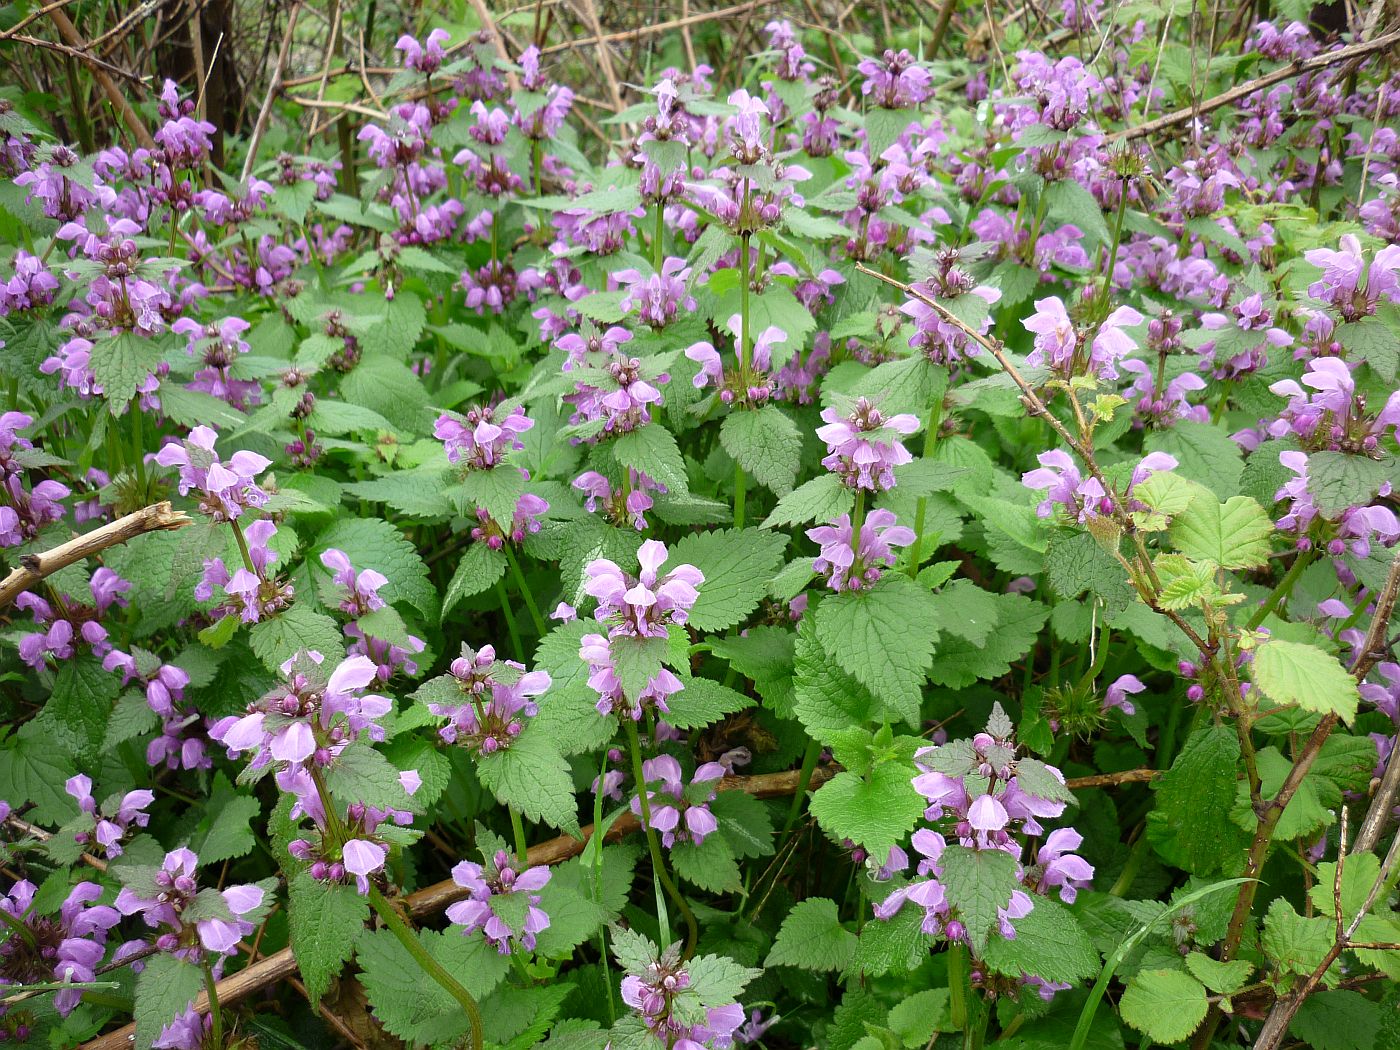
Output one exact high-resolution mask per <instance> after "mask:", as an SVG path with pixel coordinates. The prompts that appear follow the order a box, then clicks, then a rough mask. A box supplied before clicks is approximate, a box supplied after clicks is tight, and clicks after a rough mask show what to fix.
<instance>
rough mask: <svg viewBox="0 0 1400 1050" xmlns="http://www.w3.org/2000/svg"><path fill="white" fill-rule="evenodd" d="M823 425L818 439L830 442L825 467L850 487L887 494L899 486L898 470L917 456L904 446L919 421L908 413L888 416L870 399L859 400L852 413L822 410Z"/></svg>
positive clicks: (823, 464)
mask: <svg viewBox="0 0 1400 1050" xmlns="http://www.w3.org/2000/svg"><path fill="white" fill-rule="evenodd" d="M822 419H823V421H824V424H825V425H823V426H821V427H818V428H817V437H819V438H821V439H822V440H823V441H825V442H826V449H827V455H826V457H825V458H824V459H823V460H822V466H824V467H826V469H827V470H829V471H831V472H832V473H834V474H836V475H837V476H838V477H840V478H841V480H842V481H843V482H845V484H846V485H847V487H849V488H853V489H865V490H867V491H870V492H883V491H885V490H886V489H892V488H894V486H895V478H894V468H895V467H899V466H903V465H904V464H905V463H908V462H910V461H911V460H912V459H913V457H912V456H911V455H910V454H909V450H908V449H906V448H905V447H904V446H903V445H902V444H901V443H900V440H899V439H900V437H907V436H909V435H910V434H912V433H914V431H916V430H918V429H919V421H918V419H916V418H915V417H914V416H912V415H909V414H908V413H907V412H901V413H899V414H897V415H893V416H890V417H888V418H886V417H885V415H884V413H882V412H881V411H880V410H879V409H878V408H876V407H875V405H874V404H872V403H871V402H870V401H869V400H868V399H867V398H865V397H859V398H856V400H855V402H854V404H852V405H851V408H850V411H849V412H844V413H843V412H839V411H838V410H837V409H835V408H824V409H822Z"/></svg>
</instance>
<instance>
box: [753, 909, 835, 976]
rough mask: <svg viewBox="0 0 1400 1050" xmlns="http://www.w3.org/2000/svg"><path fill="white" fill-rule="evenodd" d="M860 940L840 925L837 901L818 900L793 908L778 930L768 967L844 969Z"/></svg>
mask: <svg viewBox="0 0 1400 1050" xmlns="http://www.w3.org/2000/svg"><path fill="white" fill-rule="evenodd" d="M858 944H859V939H858V938H857V937H856V935H855V934H854V933H852V932H851V931H850V930H848V929H846V927H844V926H842V925H841V920H840V918H839V917H838V916H837V913H836V903H835V902H834V901H830V900H825V899H823V898H817V899H814V900H806V901H802V902H801V903H800V904H796V905H793V908H792V910H791V911H790V912H788V913H787V916H786V917H785V918H784V919H783V924H782V926H781V927H779V929H778V936H777V937H775V938H774V940H773V948H772V950H770V951H769V953H768V958H767V960H765V962H764V964H763V965H765V966H796V967H797V968H798V969H802V970H816V971H818V972H826V971H831V970H841V969H844V968H845V967H846V965H847V964H848V963H849V962H850V961H851V958H852V956H854V955H855V952H856V946H857V945H858Z"/></svg>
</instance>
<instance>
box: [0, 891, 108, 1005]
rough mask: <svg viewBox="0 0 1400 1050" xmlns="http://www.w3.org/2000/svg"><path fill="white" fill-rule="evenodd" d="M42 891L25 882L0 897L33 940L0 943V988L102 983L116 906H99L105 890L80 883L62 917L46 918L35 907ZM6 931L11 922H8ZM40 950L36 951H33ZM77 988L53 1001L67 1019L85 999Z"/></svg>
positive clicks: (11, 938) (11, 936)
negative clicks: (100, 971) (100, 969)
mask: <svg viewBox="0 0 1400 1050" xmlns="http://www.w3.org/2000/svg"><path fill="white" fill-rule="evenodd" d="M37 893H38V887H36V886H35V885H34V884H33V883H32V882H29V881H28V880H27V879H21V880H19V881H18V882H16V883H14V885H12V886H11V887H10V891H9V893H8V894H5V895H4V896H0V911H3V912H4V913H5V914H6V915H7V916H8V917H9V919H10V920H12V922H13V924H14V925H17V926H22V927H23V928H24V930H25V931H26V933H27V934H28V937H26V936H23V935H20V934H18V933H17V932H16V931H13V930H10V931H8V935H7V936H6V937H4V938H3V939H0V973H3V974H4V976H3V977H0V988H3V987H4V986H5V985H7V984H47V983H49V982H51V981H59V982H62V983H64V984H67V983H70V982H71V983H75V984H82V983H85V982H88V981H95V980H97V967H98V966H99V965H100V964H101V962H102V955H103V952H104V945H105V944H106V941H107V933H108V931H109V930H111V929H112V927H114V926H116V925H117V923H119V922H120V921H121V915H120V914H119V913H118V912H117V910H116V909H115V908H109V907H107V906H106V905H100V904H95V903H94V902H95V901H97V900H98V899H99V898H100V897H101V896H102V887H101V886H99V885H97V883H95V882H80V883H78V884H77V885H76V886H74V887H73V888H72V889H71V890H69V891H68V896H67V898H65V900H64V902H63V904H62V905H61V906H60V907H59V909H58V914H57V915H47V914H45V915H41V914H39V913H38V912H36V911H35V909H34V898H35V895H36V894H37ZM5 925H6V927H7V930H8V927H9V926H10V925H11V923H9V922H7V923H6V924H5ZM34 949H37V950H34ZM82 997H83V993H82V992H81V991H79V990H77V989H71V990H69V989H65V990H63V991H60V992H57V993H56V994H55V995H54V997H53V1006H54V1009H55V1010H56V1011H57V1012H58V1013H59V1015H60V1016H62V1017H67V1016H68V1015H69V1014H71V1013H72V1012H73V1011H74V1010H75V1009H76V1008H77V1006H78V1003H79V1002H80V1001H81V1000H82Z"/></svg>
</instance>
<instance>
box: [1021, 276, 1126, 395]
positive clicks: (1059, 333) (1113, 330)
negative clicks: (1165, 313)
mask: <svg viewBox="0 0 1400 1050" xmlns="http://www.w3.org/2000/svg"><path fill="white" fill-rule="evenodd" d="M1142 321H1143V317H1142V314H1140V313H1138V312H1137V311H1136V310H1134V309H1133V308H1132V307H1131V306H1120V307H1118V309H1116V310H1114V311H1113V313H1111V314H1109V315H1108V318H1107V319H1106V320H1105V321H1104V322H1103V323H1102V324H1101V325H1099V328H1098V331H1097V333H1095V335H1094V337H1093V340H1092V341H1089V340H1087V338H1086V337H1085V336H1084V335H1082V334H1081V333H1079V332H1078V331H1077V330H1076V329H1075V327H1074V322H1073V321H1071V320H1070V317H1069V313H1068V312H1067V311H1066V310H1065V304H1064V303H1063V302H1062V301H1061V300H1060V298H1059V297H1058V296H1052V297H1050V298H1049V299H1037V300H1036V303H1035V314H1034V315H1033V316H1031V317H1030V318H1028V319H1026V320H1025V321H1023V322H1021V323H1022V324H1023V325H1025V327H1026V329H1027V330H1028V331H1031V332H1034V333H1035V348H1034V349H1033V350H1032V351H1031V352H1030V354H1029V355H1028V356H1027V358H1026V361H1027V362H1028V363H1029V364H1032V365H1037V366H1044V367H1046V368H1049V369H1052V370H1053V371H1055V372H1057V373H1059V374H1061V375H1063V376H1067V377H1068V376H1074V375H1077V374H1079V373H1080V372H1090V373H1092V374H1094V375H1097V376H1099V377H1101V378H1103V379H1117V378H1118V369H1117V367H1116V366H1117V362H1118V361H1119V360H1120V359H1121V358H1123V357H1124V356H1125V355H1127V354H1128V353H1130V352H1131V351H1133V350H1135V349H1136V348H1137V343H1135V342H1134V341H1133V340H1132V339H1131V338H1130V337H1129V336H1127V335H1126V334H1124V332H1123V331H1122V329H1123V328H1124V327H1131V326H1133V325H1138V324H1141V323H1142ZM1085 342H1088V343H1089V346H1088V354H1087V358H1086V356H1085V352H1084V344H1085Z"/></svg>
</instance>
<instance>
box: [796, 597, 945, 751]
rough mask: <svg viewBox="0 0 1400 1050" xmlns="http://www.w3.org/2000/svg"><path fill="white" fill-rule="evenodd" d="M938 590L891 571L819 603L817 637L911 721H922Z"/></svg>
mask: <svg viewBox="0 0 1400 1050" xmlns="http://www.w3.org/2000/svg"><path fill="white" fill-rule="evenodd" d="M937 615H938V608H937V603H936V602H935V601H934V598H933V596H932V595H930V594H929V593H928V592H927V591H925V590H924V589H923V588H922V587H920V586H919V585H918V584H916V583H914V582H913V581H912V580H910V579H909V578H908V577H905V576H898V575H886V577H885V578H884V579H882V580H881V581H880V582H879V583H878V584H877V585H876V586H874V587H872V588H870V589H869V590H868V591H843V592H842V593H840V594H836V595H831V596H828V597H826V598H824V599H823V600H822V603H821V605H819V606H817V612H816V620H817V638H818V639H819V640H820V641H821V643H822V645H823V646H824V647H825V648H826V649H827V651H828V652H831V653H833V654H835V656H836V659H837V662H838V663H839V664H840V665H841V667H842V669H843V670H845V671H847V672H849V673H850V674H852V675H854V676H855V678H856V680H857V681H859V682H860V683H861V684H862V685H864V686H866V687H867V688H869V689H870V691H871V692H872V693H874V694H875V695H876V696H877V697H879V698H880V700H882V701H883V702H884V703H885V704H887V705H888V706H889V707H890V708H891V710H892V711H893V712H894V713H896V714H898V715H899V717H901V718H903V719H904V720H905V721H906V722H908V723H909V724H910V725H911V726H916V725H918V724H919V717H920V715H919V709H920V691H919V687H920V685H921V683H922V682H923V678H924V672H925V671H926V670H927V668H928V666H929V661H930V659H931V658H932V656H933V648H934V642H935V640H936V639H937V637H938V634H937V631H936V629H935V628H934V626H933V624H934V618H935V617H936V616H937Z"/></svg>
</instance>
